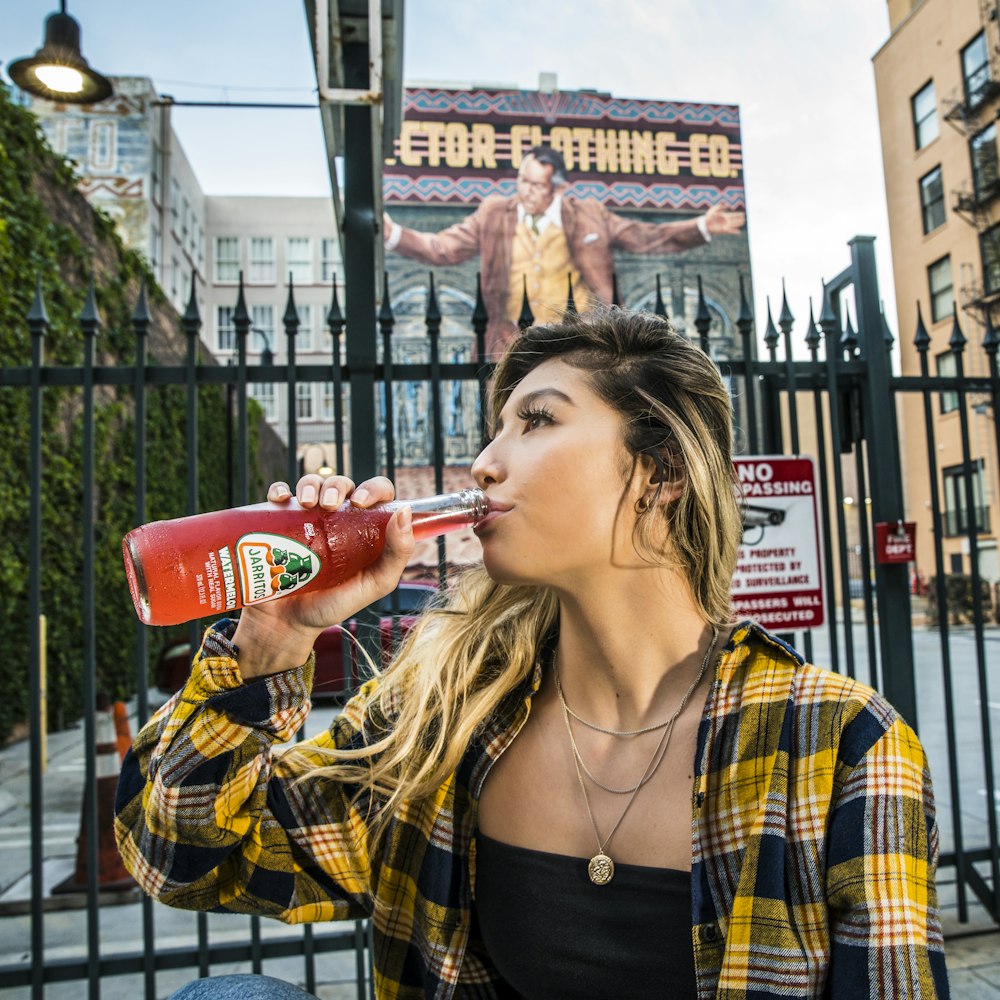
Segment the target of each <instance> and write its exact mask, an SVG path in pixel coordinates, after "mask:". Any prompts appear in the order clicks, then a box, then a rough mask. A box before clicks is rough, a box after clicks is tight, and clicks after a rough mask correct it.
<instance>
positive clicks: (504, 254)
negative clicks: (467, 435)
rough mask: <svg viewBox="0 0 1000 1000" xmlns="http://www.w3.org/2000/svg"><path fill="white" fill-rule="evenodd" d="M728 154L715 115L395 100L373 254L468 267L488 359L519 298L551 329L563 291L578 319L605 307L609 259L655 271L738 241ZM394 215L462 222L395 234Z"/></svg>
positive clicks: (484, 97)
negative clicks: (474, 276) (650, 264)
mask: <svg viewBox="0 0 1000 1000" xmlns="http://www.w3.org/2000/svg"><path fill="white" fill-rule="evenodd" d="M741 150H742V146H741V142H740V128H739V112H738V109H737V108H735V107H732V106H728V105H706V104H687V103H677V102H669V101H647V100H627V99H615V98H611V97H610V96H607V95H598V94H591V93H583V92H568V93H561V92H555V93H551V94H548V93H543V92H540V91H486V90H477V91H471V92H470V91H459V90H428V89H411V90H407V92H406V98H405V119H404V122H403V129H402V133H401V135H400V138H399V139H398V141H397V144H396V156H395V158H394V159H392V160H389V161H387V163H386V167H385V188H384V197H385V203H386V206H387V214H386V218H385V239H386V249H387V250H388V251H394V252H395V253H398V254H401V255H403V256H404V257H407V258H410V259H413V260H417V261H420V262H421V263H423V264H426V265H430V266H434V267H440V266H450V265H455V264H460V263H462V262H464V261H467V260H470V259H473V258H474V259H477V260H478V263H479V267H480V270H481V274H482V283H483V295H484V299H485V303H486V308H487V311H488V312H489V315H490V327H489V330H488V332H487V350H488V351H489V353H490V354H491V355H493V356H496V355H497V354H498V353H499V352H500V351H501V350H502V348H503V346H504V344H505V343H506V342H507V341H508V340H509V338H510V337H511V336H512V335H513V332H514V331H515V329H516V323H517V319H518V317H519V315H520V314H521V310H522V305H523V300H524V298H525V295H526V297H527V300H528V304H529V306H530V308H531V312H532V314H533V316H534V318H535V319H536V320H541V321H545V320H549V319H553V318H555V317H556V316H558V315H559V314H560V313H561V312H562V310H563V309H564V308H565V306H566V302H567V299H568V295H569V291H570V288H572V293H573V298H574V302H575V305H576V306H577V308H578V309H580V310H583V309H586V308H588V307H589V306H591V305H593V304H595V303H597V302H605V303H608V302H610V301H611V300H612V297H613V294H614V293H613V278H612V275H613V273H614V272H615V269H616V261H615V251H622V252H625V253H631V254H641V255H647V256H651V257H655V258H660V259H661V260H665V259H667V258H668V257H669V256H671V255H674V254H677V253H681V252H684V251H688V250H691V249H694V248H695V247H704V246H705V245H706V244H709V243H710V242H711V241H712V239H713V237H717V236H727V235H736V234H739V233H740V232H741V230H742V229H743V226H744V222H745V214H744V205H745V202H744V192H743V181H742V173H743V170H742V152H741ZM396 206H400V207H404V208H405V207H409V206H421V207H431V206H464V207H467V208H469V209H473V210H472V211H469V212H467V213H466V214H465V215H464V217H462V218H460V219H459V220H458V221H456V222H454V223H453V224H451V225H448V226H446V227H444V228H440V229H438V230H436V231H432V230H430V229H429V228H425V227H424V226H423V225H421V223H423V222H424V221H426V222H432V221H435V220H434V219H433V217H432V216H427V215H423V216H421V217H420V218H419V221H414V224H412V225H405V224H401V222H400V219H399V218H398V216H399V215H400V213H399V212H398V211H397V210H396ZM394 213H395V215H396V216H397V217H394ZM414 214H415V213H407V219H411V218H414Z"/></svg>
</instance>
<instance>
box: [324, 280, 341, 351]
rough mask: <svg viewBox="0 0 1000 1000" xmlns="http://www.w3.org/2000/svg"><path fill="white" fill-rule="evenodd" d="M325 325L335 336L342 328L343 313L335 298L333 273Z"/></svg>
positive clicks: (335, 284)
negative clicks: (331, 293)
mask: <svg viewBox="0 0 1000 1000" xmlns="http://www.w3.org/2000/svg"><path fill="white" fill-rule="evenodd" d="M326 325H327V326H328V327H329V328H330V331H331V332H332V333H333V334H334V336H336V335H337V334H338V333H339V332H340V331H341V330H342V329H343V328H344V314H343V313H342V312H341V311H340V302H339V301H338V299H337V275H336V274H334V275H333V298H332V301H331V302H330V309H329V312H327V314H326Z"/></svg>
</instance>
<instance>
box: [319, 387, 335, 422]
mask: <svg viewBox="0 0 1000 1000" xmlns="http://www.w3.org/2000/svg"><path fill="white" fill-rule="evenodd" d="M319 415H320V419H322V420H333V383H332V382H323V383H322V385H321V386H320V397H319Z"/></svg>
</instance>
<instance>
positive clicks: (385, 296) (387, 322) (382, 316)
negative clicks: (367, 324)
mask: <svg viewBox="0 0 1000 1000" xmlns="http://www.w3.org/2000/svg"><path fill="white" fill-rule="evenodd" d="M395 322H396V315H395V313H393V311H392V302H391V301H390V299H389V272H388V271H383V272H382V305H381V306H379V310H378V323H379V329H380V330H381V331H382V333H391V332H392V327H393V325H394V324H395Z"/></svg>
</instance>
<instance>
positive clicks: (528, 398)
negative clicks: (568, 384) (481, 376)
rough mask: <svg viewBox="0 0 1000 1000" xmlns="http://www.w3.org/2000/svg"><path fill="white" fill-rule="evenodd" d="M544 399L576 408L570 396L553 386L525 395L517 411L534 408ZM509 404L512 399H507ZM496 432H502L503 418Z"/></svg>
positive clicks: (519, 401)
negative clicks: (529, 407) (533, 406)
mask: <svg viewBox="0 0 1000 1000" xmlns="http://www.w3.org/2000/svg"><path fill="white" fill-rule="evenodd" d="M542 399H554V400H557V401H558V402H560V403H566V404H567V405H568V406H576V403H574V402H573V400H572V398H571V397H570V396H567V395H566V393H565V392H563V391H562V389H556V388H555V387H553V386H546V387H545V388H543V389H534V390H532V391H531V392H527V393H525V394H524V395H523V396H522V397H521V398H520V399H519V400H518V401H517V409H519V410H521V409H524V408H525V407H527V406H532V405H534V404H535V403H537V402H539V401H540V400H542ZM507 402H508V403H509V402H510V397H509V396H508V397H507ZM494 426H495V429H496V430H498V431H499V430H500V428H501V427H503V418H502V417H499V416H498V417H497V420H496V424H495V425H494Z"/></svg>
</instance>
